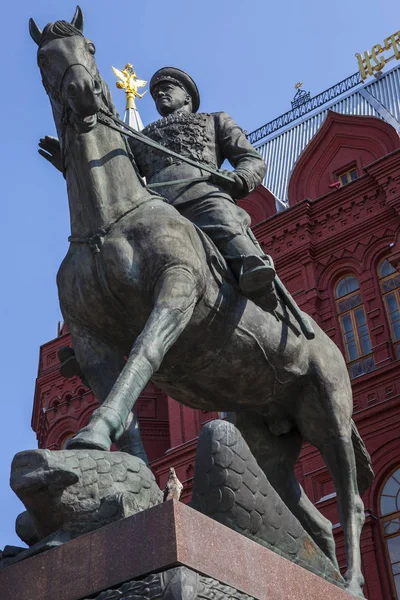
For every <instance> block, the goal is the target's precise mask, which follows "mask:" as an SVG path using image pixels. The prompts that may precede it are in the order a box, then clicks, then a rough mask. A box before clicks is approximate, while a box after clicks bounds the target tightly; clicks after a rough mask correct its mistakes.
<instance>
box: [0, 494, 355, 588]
mask: <svg viewBox="0 0 400 600" xmlns="http://www.w3.org/2000/svg"><path fill="white" fill-rule="evenodd" d="M0 598H1V600H83V599H85V600H86V599H88V598H97V599H98V600H117V599H121V600H124V599H126V600H128V599H129V600H131V599H135V600H138V599H140V598H142V599H146V598H148V599H149V600H152V599H155V598H157V599H159V598H162V599H164V600H167V599H168V600H175V599H178V598H179V599H181V600H195V599H198V598H210V599H211V598H218V599H223V598H229V599H237V600H245V599H246V600H248V599H249V598H250V599H251V598H257V599H259V600H304V599H305V598H307V600H321V599H322V598H323V599H324V600H351V599H353V600H354V596H352V595H350V594H348V593H347V592H345V591H343V590H342V589H340V588H339V587H337V586H335V585H333V584H331V583H328V582H327V581H325V580H324V579H322V578H320V577H318V576H316V575H314V574H313V573H311V572H309V571H307V570H305V569H303V568H302V567H299V566H297V565H295V564H293V563H291V562H289V561H288V560H286V559H285V558H283V557H281V556H279V555H277V554H275V553H274V552H272V551H270V550H268V549H267V548H264V547H262V546H260V545H259V544H257V543H255V542H253V541H251V540H249V539H247V538H245V537H244V536H242V535H240V534H238V533H236V532H234V531H232V530H230V529H228V528H227V527H225V526H223V525H221V524H220V523H217V522H215V521H214V520H212V519H210V518H209V517H206V516H205V515H202V514H200V513H199V512H197V511H195V510H193V509H191V508H189V507H188V506H186V505H184V504H182V503H179V502H175V501H169V502H166V503H164V504H161V505H158V506H155V507H153V508H150V509H148V510H146V511H143V512H140V513H138V514H136V515H133V516H132V517H128V518H126V519H123V520H121V521H118V522H116V523H112V524H110V525H107V526H105V527H103V528H101V529H98V530H96V531H93V532H91V533H88V534H85V535H83V536H81V537H79V538H77V539H75V540H72V541H70V542H68V543H66V544H64V545H62V546H60V547H58V548H54V549H52V550H48V551H47V552H43V553H42V554H39V555H37V556H33V557H32V558H28V559H26V560H24V561H22V562H20V563H17V564H15V565H12V566H9V567H6V568H4V569H2V570H1V571H0Z"/></svg>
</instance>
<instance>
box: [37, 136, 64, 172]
mask: <svg viewBox="0 0 400 600" xmlns="http://www.w3.org/2000/svg"><path fill="white" fill-rule="evenodd" d="M38 152H39V154H40V156H43V158H45V159H46V160H48V161H49V163H51V164H52V165H53V167H55V168H56V169H58V171H60V172H61V173H64V169H63V165H62V156H61V148H60V142H59V141H58V138H56V137H53V136H51V135H46V136H45V137H44V138H40V140H39V150H38Z"/></svg>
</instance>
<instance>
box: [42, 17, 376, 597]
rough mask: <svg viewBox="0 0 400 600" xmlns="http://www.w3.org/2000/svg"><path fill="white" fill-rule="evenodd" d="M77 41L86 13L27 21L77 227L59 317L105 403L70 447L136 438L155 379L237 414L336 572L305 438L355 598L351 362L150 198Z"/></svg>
mask: <svg viewBox="0 0 400 600" xmlns="http://www.w3.org/2000/svg"><path fill="white" fill-rule="evenodd" d="M82 30H83V15H82V12H81V10H80V9H79V7H78V8H77V11H76V13H75V16H74V18H73V20H72V23H68V22H66V21H57V22H55V23H50V24H48V25H47V26H46V27H45V29H44V30H43V32H42V31H41V30H40V29H39V28H38V26H37V25H36V24H35V22H34V21H33V20H31V21H30V32H31V36H32V38H33V39H34V41H35V42H36V43H37V44H38V46H39V49H38V65H39V68H40V71H41V75H42V78H43V85H44V87H45V89H46V91H47V93H48V95H49V98H50V103H51V106H52V109H53V115H54V120H55V124H56V128H57V131H58V135H59V138H60V144H61V151H62V156H63V164H64V169H65V178H66V182H67V189H68V200H69V207H70V215H71V238H70V242H71V244H70V247H69V250H68V252H67V255H66V257H65V259H64V261H63V262H62V264H61V267H60V270H59V272H58V276H57V283H58V290H59V298H60V304H61V310H62V313H63V316H64V319H65V322H66V323H67V325H68V328H69V330H70V332H71V336H72V341H73V346H74V348H75V352H76V355H77V358H78V361H79V363H80V365H81V367H82V370H83V372H84V374H85V377H86V379H87V380H88V382H89V383H90V385H91V386H92V388H93V390H94V392H95V394H96V396H97V398H98V399H99V401H100V402H101V403H102V404H101V406H100V407H99V408H98V409H97V410H95V411H94V413H93V415H92V417H91V419H90V422H89V424H88V425H87V427H85V428H84V429H82V430H81V431H80V432H79V433H78V434H77V435H76V436H75V438H74V439H73V441H72V443H71V447H73V448H98V449H109V448H110V446H111V443H112V442H113V441H116V442H119V443H120V444H121V443H122V442H121V440H123V438H124V436H126V435H130V436H131V438H132V434H133V439H135V429H134V426H132V424H131V420H132V412H131V411H132V407H133V405H134V403H135V401H136V400H137V398H138V396H139V394H140V393H141V391H142V389H143V388H144V386H145V385H146V384H147V383H148V381H149V380H150V379H151V380H152V381H154V382H155V383H156V384H157V385H158V386H159V387H160V388H161V389H163V390H165V392H167V393H168V394H169V395H170V396H172V397H173V398H175V399H176V400H179V401H180V402H182V403H184V404H187V405H188V406H191V407H193V408H197V409H205V410H224V411H225V410H230V411H234V412H235V413H236V415H237V426H238V428H239V429H240V430H241V431H242V433H243V435H244V437H245V439H246V440H247V442H248V444H249V446H250V448H251V450H252V452H253V453H254V455H255V457H256V459H257V461H258V464H259V465H260V467H261V468H262V469H263V470H264V472H265V474H266V475H267V477H268V479H269V481H270V482H271V483H272V485H273V486H274V487H275V489H276V490H277V491H278V493H279V494H280V496H281V497H282V499H283V500H284V502H285V503H286V504H287V506H288V507H289V508H290V510H291V511H292V512H293V513H294V514H295V515H296V516H297V518H298V519H299V520H300V522H301V523H302V525H303V527H304V528H305V529H306V530H307V531H308V532H309V533H310V534H311V536H313V538H314V539H315V541H316V543H317V544H318V545H319V546H320V547H321V548H322V549H323V551H324V552H325V553H326V555H327V556H328V557H329V558H330V559H331V560H332V562H333V563H334V564H336V565H337V562H336V557H335V547H334V541H333V536H332V526H331V523H330V522H329V521H327V520H326V519H325V518H324V517H323V516H322V515H321V514H320V513H319V511H318V510H317V509H316V508H315V507H314V505H313V504H312V503H311V502H310V500H309V499H308V498H307V496H306V495H305V494H304V491H303V490H302V488H301V486H300V485H299V483H298V481H297V480H296V477H295V474H294V465H295V462H296V460H297V457H298V455H299V452H300V449H301V447H302V444H303V441H304V440H305V441H307V442H309V443H310V444H313V445H314V446H316V447H317V448H318V449H319V450H320V452H321V454H322V456H323V458H324V460H325V463H326V464H327V466H328V468H329V470H330V472H331V474H332V477H333V480H334V483H335V487H336V491H337V500H338V507H339V514H340V521H341V524H342V526H343V529H344V534H345V543H346V552H347V566H348V568H347V573H346V581H347V585H348V589H349V590H351V591H352V592H354V593H356V594H359V595H362V589H361V588H362V585H363V577H362V573H361V556H360V533H361V529H362V525H363V523H364V510H363V503H362V500H361V498H360V495H359V491H358V487H357V475H356V472H357V474H358V486H359V488H360V491H361V492H363V491H364V490H365V489H366V488H367V487H368V485H369V484H370V483H371V480H372V470H371V465H370V459H369V456H368V453H367V452H366V450H365V447H364V445H363V442H362V440H361V439H360V436H359V434H358V432H357V429H356V427H355V425H354V423H353V421H352V392H351V386H350V381H349V377H348V373H347V369H346V364H345V361H344V359H343V357H342V355H341V353H340V351H339V349H338V348H337V347H336V345H335V344H334V343H333V342H332V341H331V340H330V339H329V338H328V337H327V336H326V335H325V333H324V332H323V331H322V330H321V329H320V328H319V327H318V325H317V324H313V326H314V329H315V332H316V335H315V339H313V340H310V341H308V340H306V339H305V337H304V336H303V335H301V333H300V331H299V330H298V326H297V325H296V322H294V321H293V319H291V317H290V315H289V314H288V313H287V311H286V310H285V307H284V306H282V305H281V306H280V308H279V310H278V311H277V312H276V313H274V314H272V313H266V312H263V311H262V310H261V309H260V308H259V307H257V306H256V305H255V304H253V303H252V302H251V301H250V300H247V299H246V298H244V297H243V296H242V295H241V294H240V292H239V291H238V289H237V286H236V284H235V281H234V280H233V278H232V277H231V275H230V274H229V271H228V270H227V269H226V266H225V265H224V263H223V261H222V259H221V257H220V256H219V254H218V252H217V251H216V249H215V248H213V246H212V244H211V243H210V242H208V241H207V239H206V238H205V236H204V235H202V234H199V232H198V231H197V230H196V229H195V227H194V226H193V225H192V223H190V222H189V221H188V220H186V219H185V218H183V217H182V216H180V215H179V213H178V212H177V211H176V210H175V209H174V208H173V207H172V206H171V205H169V204H168V203H167V202H166V201H164V200H163V199H162V198H161V197H160V196H157V195H155V194H154V192H151V190H149V189H147V188H146V187H145V185H144V183H143V181H142V180H141V179H140V177H139V176H138V175H137V172H136V170H135V166H134V162H132V157H131V155H130V151H129V148H128V146H127V143H126V139H125V136H124V135H122V134H121V133H119V132H118V131H112V130H110V129H108V128H107V127H106V126H105V125H104V124H101V123H100V122H98V119H97V116H98V114H99V112H100V111H103V113H104V112H105V113H108V114H116V111H115V108H114V106H113V103H112V100H111V97H110V92H109V90H108V88H107V86H106V84H105V82H104V81H103V80H102V79H101V77H100V75H99V72H98V69H97V66H96V63H95V59H94V52H95V49H94V45H93V44H92V42H90V41H89V40H88V39H86V38H85V37H84V36H83V34H82ZM126 356H128V359H127V361H126V363H125V361H124V358H125V357H126ZM126 432H128V433H126ZM137 448H139V449H140V444H138V445H137ZM133 451H135V449H133ZM356 465H357V471H356Z"/></svg>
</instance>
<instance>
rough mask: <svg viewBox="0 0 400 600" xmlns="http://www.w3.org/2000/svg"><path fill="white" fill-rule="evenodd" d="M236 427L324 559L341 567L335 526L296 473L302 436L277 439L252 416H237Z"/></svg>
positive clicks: (243, 413)
mask: <svg viewBox="0 0 400 600" xmlns="http://www.w3.org/2000/svg"><path fill="white" fill-rule="evenodd" d="M237 427H238V428H239V429H240V431H241V432H242V434H243V437H244V438H245V440H246V442H247V443H248V445H249V447H250V449H251V451H252V453H253V454H254V456H255V458H256V460H257V462H258V464H259V466H260V468H261V469H262V470H263V471H264V473H265V475H266V477H267V479H268V481H269V482H270V484H271V485H272V486H273V487H274V488H275V490H276V491H277V492H278V494H279V495H280V497H281V498H282V500H283V501H284V503H285V504H286V506H287V507H288V508H289V509H290V510H291V512H292V513H293V514H294V515H295V516H296V517H297V519H298V520H299V521H300V523H301V524H302V526H303V527H304V529H305V530H306V531H307V533H308V534H309V535H310V536H311V537H312V538H313V540H314V542H315V543H316V544H317V545H318V546H319V547H320V548H321V550H322V552H323V553H324V554H325V556H327V557H328V558H329V559H330V561H331V562H332V563H333V564H334V565H335V566H336V567H338V564H337V559H336V554H335V541H334V539H333V535H332V524H331V522H330V521H328V519H326V518H325V517H324V516H323V515H322V514H321V513H320V512H319V510H318V509H317V508H316V507H315V506H314V505H313V503H312V502H311V500H310V499H309V498H308V497H307V495H306V494H305V492H304V490H303V488H302V487H301V485H300V483H299V482H298V480H297V478H296V475H295V472H294V466H295V464H296V461H297V458H298V455H299V453H300V450H301V447H302V444H303V438H302V436H301V435H300V433H299V432H298V431H292V432H291V433H288V434H285V435H282V436H274V435H272V434H271V433H270V431H269V428H268V427H267V425H266V424H265V423H264V422H263V419H262V417H260V415H258V414H255V413H250V412H241V413H238V414H237Z"/></svg>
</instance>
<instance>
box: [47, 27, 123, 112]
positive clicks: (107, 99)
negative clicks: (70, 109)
mask: <svg viewBox="0 0 400 600" xmlns="http://www.w3.org/2000/svg"><path fill="white" fill-rule="evenodd" d="M74 35H79V36H81V37H83V33H82V32H81V31H80V29H77V28H76V27H74V26H73V25H71V23H69V22H68V21H55V22H54V23H48V24H47V25H46V27H45V28H44V29H43V32H42V36H41V38H40V43H39V48H41V47H42V46H44V45H45V44H47V43H48V42H51V41H52V40H57V39H60V38H65V37H72V36H74ZM96 75H97V76H98V78H99V80H100V81H101V84H102V87H103V101H104V104H105V105H106V106H107V108H108V110H109V111H110V112H111V113H112V114H113V115H115V116H117V117H118V112H117V109H116V108H115V105H114V102H113V101H112V98H111V92H110V88H109V87H108V85H107V84H106V82H105V81H104V79H103V78H102V77H101V76H100V73H99V70H98V69H97V65H96ZM43 85H44V87H45V88H46V90H47V91H50V90H48V86H47V87H46V82H45V80H44V78H43Z"/></svg>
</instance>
